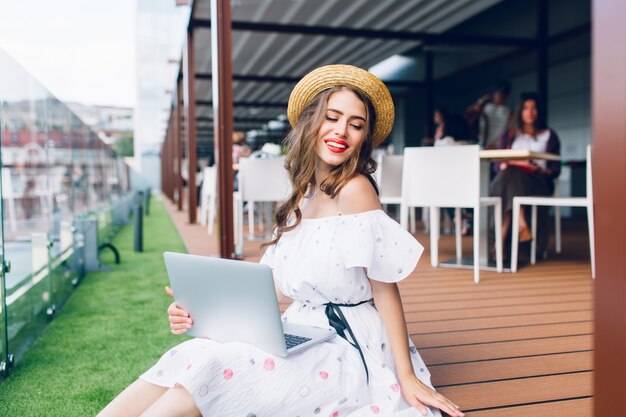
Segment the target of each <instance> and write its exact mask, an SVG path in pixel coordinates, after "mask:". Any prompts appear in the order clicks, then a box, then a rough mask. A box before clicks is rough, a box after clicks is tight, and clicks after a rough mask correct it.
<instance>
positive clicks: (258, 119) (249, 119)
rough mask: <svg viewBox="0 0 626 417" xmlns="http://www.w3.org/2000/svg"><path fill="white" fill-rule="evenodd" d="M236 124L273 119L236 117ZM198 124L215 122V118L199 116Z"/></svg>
mask: <svg viewBox="0 0 626 417" xmlns="http://www.w3.org/2000/svg"><path fill="white" fill-rule="evenodd" d="M234 120H235V123H236V122H242V123H246V122H250V123H256V122H259V123H266V122H268V121H270V120H272V118H271V117H235V119H234ZM196 122H213V117H207V116H198V117H196Z"/></svg>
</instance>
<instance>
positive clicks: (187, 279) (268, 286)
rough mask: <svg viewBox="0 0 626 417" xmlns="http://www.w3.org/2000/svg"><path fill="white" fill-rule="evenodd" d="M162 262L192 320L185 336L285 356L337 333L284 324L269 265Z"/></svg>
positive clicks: (177, 258) (194, 259) (184, 258)
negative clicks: (244, 345)
mask: <svg viewBox="0 0 626 417" xmlns="http://www.w3.org/2000/svg"><path fill="white" fill-rule="evenodd" d="M163 257H164V258H165V266H166V267H167V273H168V275H169V278H170V284H171V286H172V290H173V291H174V295H175V299H176V304H178V305H180V306H181V307H183V308H184V309H185V310H187V311H188V312H189V315H190V316H191V318H192V319H193V325H192V327H191V329H189V330H188V331H187V334H188V335H191V336H196V337H206V338H208V339H211V340H215V341H218V342H244V343H249V344H252V345H254V346H256V347H258V348H259V349H261V350H264V351H266V352H268V353H271V354H274V355H277V356H282V357H285V356H287V355H288V354H292V353H294V352H297V351H300V350H302V349H306V348H308V347H310V346H311V345H313V344H316V343H319V342H322V341H324V340H328V339H330V338H331V337H333V336H335V334H336V332H335V329H333V328H319V327H312V326H303V325H298V324H294V323H288V322H283V321H282V320H281V319H280V310H279V308H278V300H277V299H276V292H275V289H274V280H273V278H272V270H271V268H270V267H268V266H267V265H262V264H257V263H252V262H243V261H233V260H228V259H221V258H211V257H205V256H195V255H187V254H183V253H173V252H165V253H164V254H163Z"/></svg>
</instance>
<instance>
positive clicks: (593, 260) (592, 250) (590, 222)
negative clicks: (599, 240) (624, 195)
mask: <svg viewBox="0 0 626 417" xmlns="http://www.w3.org/2000/svg"><path fill="white" fill-rule="evenodd" d="M591 204H592V203H589V205H588V206H587V224H588V225H589V252H590V255H591V278H593V279H595V278H596V239H595V236H594V230H595V228H594V223H593V207H592V205H591Z"/></svg>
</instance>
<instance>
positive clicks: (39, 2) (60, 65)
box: [0, 0, 173, 107]
mask: <svg viewBox="0 0 626 417" xmlns="http://www.w3.org/2000/svg"><path fill="white" fill-rule="evenodd" d="M172 1H173V0H172ZM135 15H136V0H0V48H2V49H4V50H5V51H6V52H7V53H8V54H9V55H11V56H12V57H13V58H14V59H15V60H16V61H17V62H19V63H20V64H21V65H22V66H23V67H24V68H25V69H26V70H27V71H28V72H29V73H31V74H32V75H33V76H34V77H35V78H36V79H37V80H38V81H39V82H41V83H42V84H43V86H44V87H45V88H46V89H48V90H49V91H51V92H52V93H53V94H54V95H55V96H57V97H58V98H59V99H61V100H62V101H77V102H80V103H84V104H89V105H113V106H123V107H134V106H135V104H136V96H137V91H136V90H137V87H136V72H135V21H136V19H135ZM0 76H1V69H0Z"/></svg>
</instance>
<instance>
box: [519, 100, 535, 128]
mask: <svg viewBox="0 0 626 417" xmlns="http://www.w3.org/2000/svg"><path fill="white" fill-rule="evenodd" d="M536 120H537V103H536V102H535V100H526V101H524V105H523V106H522V121H523V122H524V124H525V125H534V124H535V121H536Z"/></svg>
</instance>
